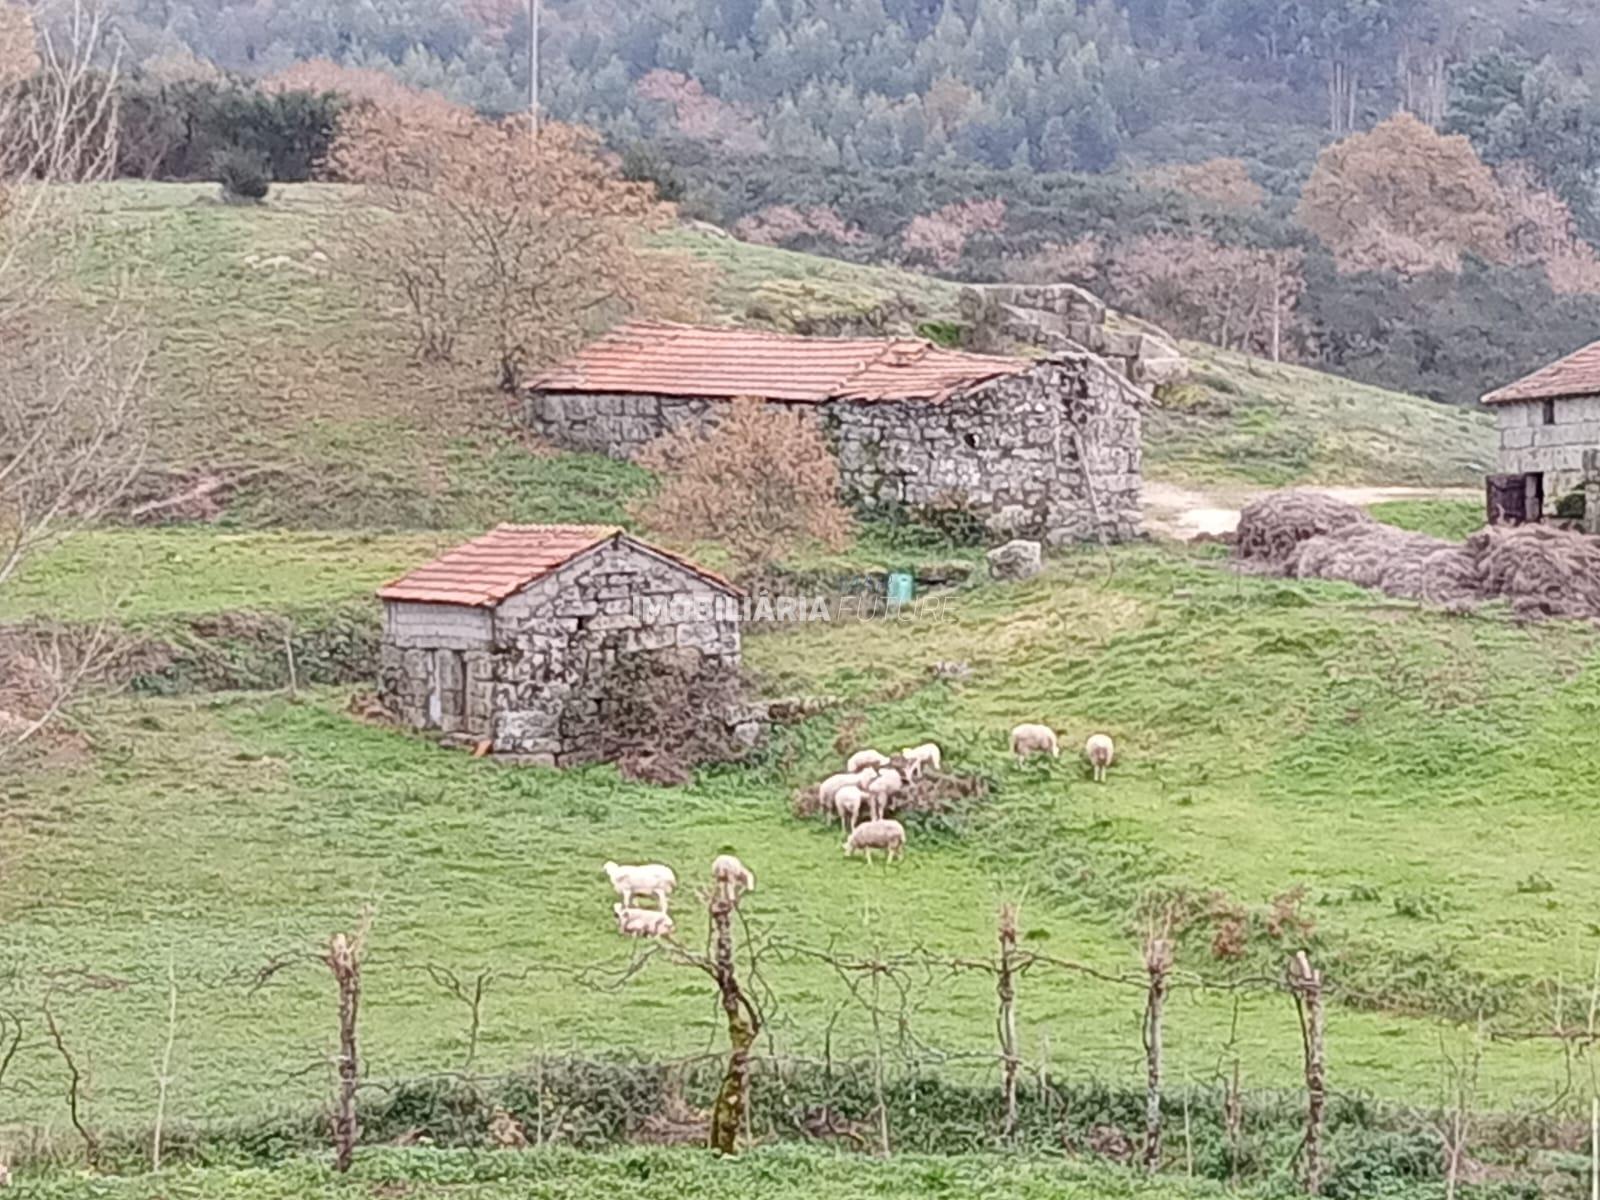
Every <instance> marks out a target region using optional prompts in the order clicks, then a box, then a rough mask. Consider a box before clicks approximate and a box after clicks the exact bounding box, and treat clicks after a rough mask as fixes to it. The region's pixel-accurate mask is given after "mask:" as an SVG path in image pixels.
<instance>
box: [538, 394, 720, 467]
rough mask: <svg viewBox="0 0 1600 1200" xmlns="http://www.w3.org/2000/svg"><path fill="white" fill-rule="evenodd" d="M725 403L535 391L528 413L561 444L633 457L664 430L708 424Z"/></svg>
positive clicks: (546, 434) (544, 432)
mask: <svg viewBox="0 0 1600 1200" xmlns="http://www.w3.org/2000/svg"><path fill="white" fill-rule="evenodd" d="M722 403H723V402H722V401H720V400H702V399H695V398H693V397H684V396H622V395H616V394H614V393H608V392H530V393H529V394H528V396H527V399H526V401H525V403H524V406H523V414H524V419H525V421H526V423H527V426H528V428H529V429H530V430H532V431H533V432H534V433H535V434H537V435H539V436H540V437H542V438H544V439H545V440H546V441H548V442H552V443H554V444H555V445H557V446H564V447H566V448H567V449H569V450H586V451H588V452H589V453H591V454H604V455H605V456H606V457H608V458H616V459H632V458H634V457H636V456H637V455H638V453H639V451H640V450H643V449H644V448H645V446H647V445H648V444H649V443H651V442H653V441H655V440H656V439H657V438H658V437H660V436H662V435H663V434H666V433H670V432H672V431H673V430H674V429H677V428H679V427H680V426H683V425H689V424H704V423H705V422H706V421H707V420H708V419H709V418H710V417H711V415H712V414H713V413H714V412H715V411H716V408H717V407H718V406H719V405H720V404H722Z"/></svg>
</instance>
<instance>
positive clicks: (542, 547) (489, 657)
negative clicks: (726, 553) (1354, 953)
mask: <svg viewBox="0 0 1600 1200" xmlns="http://www.w3.org/2000/svg"><path fill="white" fill-rule="evenodd" d="M741 595H742V593H740V591H739V590H738V589H737V588H735V587H734V586H733V585H732V584H730V583H728V582H727V581H726V580H725V579H722V578H721V577H719V576H717V575H714V574H712V573H711V572H710V571H706V570H703V569H702V568H700V567H697V566H695V565H694V564H693V563H690V562H687V561H685V560H684V559H681V558H679V557H677V556H675V555H672V554H669V553H668V552H666V551H664V550H660V549H657V548H656V547H653V546H650V545H648V544H646V543H645V542H642V541H640V540H638V539H637V538H634V537H631V536H629V535H628V534H626V533H624V532H622V531H621V530H620V529H617V528H615V527H610V526H590V525H501V526H499V527H498V528H496V529H494V530H492V531H491V532H489V533H487V534H485V535H484V536H483V537H480V538H477V539H475V540H473V541H470V542H467V543H466V544H465V545H462V546H458V547H456V548H455V549H453V550H451V551H449V552H448V553H446V554H444V555H443V556H442V557H440V558H438V559H437V560H435V561H434V562H431V563H428V564H427V565H426V566H421V567H418V568H417V569H416V570H414V571H411V572H410V573H409V574H406V575H404V576H402V577H401V578H399V579H396V580H395V581H394V582H393V583H390V584H387V585H385V586H384V587H382V588H380V589H379V590H378V596H379V598H380V599H381V600H382V601H383V608H384V630H383V643H382V650H381V655H380V660H379V672H380V678H379V692H380V695H381V697H382V698H383V700H384V702H385V704H386V705H387V706H388V708H389V709H390V711H392V712H393V713H395V714H396V715H397V716H398V717H399V718H400V719H401V720H403V721H404V722H405V723H407V724H408V725H411V726H413V727H415V728H418V729H438V730H442V731H444V732H447V733H453V734H458V735H462V736H464V737H466V738H469V739H471V740H474V741H487V742H489V743H490V747H491V748H492V749H493V751H494V752H496V753H498V754H508V755H517V756H522V757H524V758H525V759H527V760H528V761H532V762H538V763H544V764H547V765H553V766H568V765H572V764H575V763H580V762H589V761H593V760H595V759H597V758H601V757H604V756H605V755H604V751H603V747H604V744H605V739H604V732H605V728H606V722H607V720H608V712H607V710H606V709H607V704H608V703H609V702H610V700H609V698H608V693H607V690H606V677H607V674H608V672H610V671H612V670H613V668H615V667H616V666H617V665H618V663H619V662H621V661H623V660H625V659H627V658H628V657H629V656H633V655H640V654H666V653H671V654H675V655H679V656H686V657H687V658H688V659H690V660H692V661H693V662H694V663H695V664H697V665H699V664H709V665H711V666H714V667H720V668H726V669H727V670H729V671H735V670H737V668H738V666H739V624H738V615H739V614H738V605H739V597H740V596H741ZM726 715H727V718H728V720H729V722H730V724H737V723H746V716H745V714H743V713H732V712H730V713H728V714H726ZM758 733H759V730H758V729H755V728H744V729H741V730H740V731H739V735H740V736H741V737H745V738H747V739H750V740H753V739H754V737H755V736H756V735H757V734H758Z"/></svg>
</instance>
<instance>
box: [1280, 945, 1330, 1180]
mask: <svg viewBox="0 0 1600 1200" xmlns="http://www.w3.org/2000/svg"><path fill="white" fill-rule="evenodd" d="M1289 990H1290V991H1291V992H1292V993H1293V994H1294V1002H1295V1009H1296V1011H1297V1012H1298V1013H1299V1014H1300V1040H1301V1045H1302V1047H1303V1048H1304V1051H1305V1066H1306V1134H1305V1143H1304V1146H1303V1150H1304V1154H1305V1159H1304V1162H1305V1187H1306V1191H1307V1192H1309V1193H1310V1194H1311V1195H1313V1196H1319V1195H1321V1194H1322V1121H1323V1113H1324V1111H1325V1109H1326V1107H1327V1102H1328V1079H1327V1065H1326V1061H1325V1060H1324V1058H1323V1045H1322V1037H1323V1015H1322V972H1321V971H1318V970H1314V969H1313V968H1312V966H1311V960H1310V959H1309V958H1307V957H1306V952H1305V951H1304V950H1301V951H1299V952H1297V953H1296V954H1295V956H1294V957H1293V958H1292V959H1290V960H1289Z"/></svg>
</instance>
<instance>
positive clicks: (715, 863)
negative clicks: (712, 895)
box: [711, 854, 756, 903]
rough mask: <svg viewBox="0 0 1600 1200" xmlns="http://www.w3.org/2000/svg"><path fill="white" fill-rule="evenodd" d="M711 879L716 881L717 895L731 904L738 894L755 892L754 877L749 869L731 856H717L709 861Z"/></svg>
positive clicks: (737, 897)
mask: <svg viewBox="0 0 1600 1200" xmlns="http://www.w3.org/2000/svg"><path fill="white" fill-rule="evenodd" d="M711 878H712V879H714V880H716V883H717V894H718V895H719V896H721V897H722V898H723V899H724V900H727V901H729V902H730V903H732V902H733V901H736V900H738V899H739V893H740V892H753V891H755V890H756V877H755V875H754V874H752V873H751V871H750V868H749V867H747V866H745V865H744V864H743V863H742V862H740V861H739V860H738V859H737V858H735V857H734V856H733V855H731V854H719V855H717V856H716V858H714V859H712V860H711Z"/></svg>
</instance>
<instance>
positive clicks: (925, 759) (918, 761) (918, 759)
mask: <svg viewBox="0 0 1600 1200" xmlns="http://www.w3.org/2000/svg"><path fill="white" fill-rule="evenodd" d="M900 757H901V758H903V759H905V760H906V766H907V767H908V768H909V769H910V770H909V773H910V776H911V778H912V779H920V778H921V777H922V773H923V772H924V771H927V770H930V769H931V770H934V771H937V770H939V769H940V768H941V767H942V766H943V759H942V756H941V755H940V753H939V747H938V746H936V745H935V744H934V743H933V742H923V743H922V745H920V746H912V747H910V748H909V749H906V750H902V751H900Z"/></svg>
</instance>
